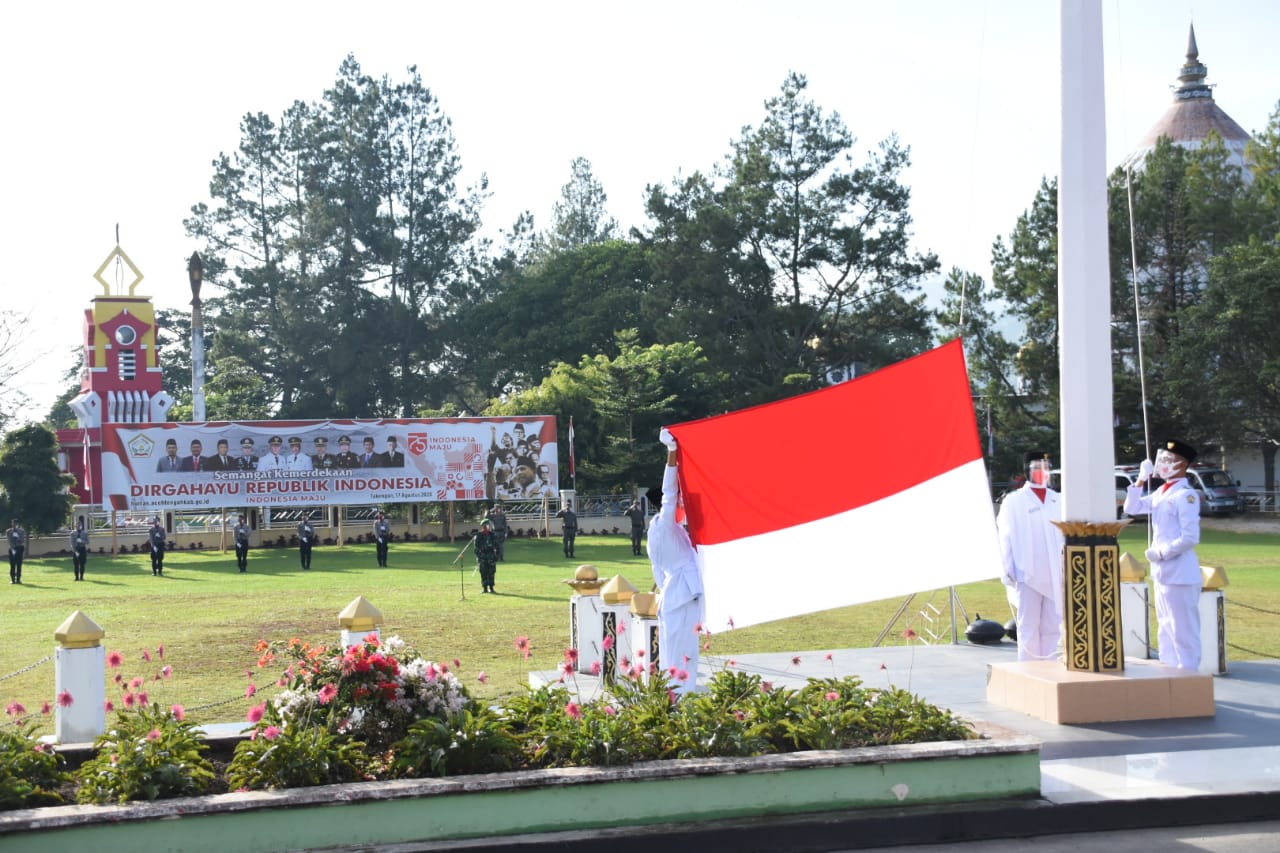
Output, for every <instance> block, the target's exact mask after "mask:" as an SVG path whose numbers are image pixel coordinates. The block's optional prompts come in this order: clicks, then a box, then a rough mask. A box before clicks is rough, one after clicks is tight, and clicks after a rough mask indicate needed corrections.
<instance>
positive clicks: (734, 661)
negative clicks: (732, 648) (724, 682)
mask: <svg viewBox="0 0 1280 853" xmlns="http://www.w3.org/2000/svg"><path fill="white" fill-rule="evenodd" d="M737 665H738V662H737V661H736V660H733V659H732V658H730V659H729V663H728V666H737Z"/></svg>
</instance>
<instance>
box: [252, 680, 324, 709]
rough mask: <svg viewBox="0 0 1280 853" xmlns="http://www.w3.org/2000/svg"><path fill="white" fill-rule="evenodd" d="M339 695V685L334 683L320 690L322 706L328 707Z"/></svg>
mask: <svg viewBox="0 0 1280 853" xmlns="http://www.w3.org/2000/svg"><path fill="white" fill-rule="evenodd" d="M337 695H338V685H336V684H332V683H330V684H326V685H325V686H324V687H321V688H320V695H319V699H320V704H321V705H328V704H329V703H330V702H332V701H333V700H334V697H336V696H337ZM264 704H265V703H264Z"/></svg>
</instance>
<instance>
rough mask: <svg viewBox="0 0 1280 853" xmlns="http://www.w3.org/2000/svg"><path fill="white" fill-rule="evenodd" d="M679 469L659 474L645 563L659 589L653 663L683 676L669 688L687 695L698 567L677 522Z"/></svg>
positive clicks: (699, 607) (699, 605)
mask: <svg viewBox="0 0 1280 853" xmlns="http://www.w3.org/2000/svg"><path fill="white" fill-rule="evenodd" d="M677 471H678V469H677V468H676V467H675V466H672V465H668V466H667V469H666V471H665V472H664V473H663V475H662V508H661V509H659V510H658V513H657V515H655V516H654V517H653V520H652V521H651V522H650V523H649V559H650V561H651V562H652V563H653V582H654V583H656V584H657V585H658V589H659V591H660V596H659V599H658V658H659V660H658V663H659V664H660V665H661V667H662V669H663V671H664V672H668V673H669V672H670V671H671V669H672V668H673V667H674V668H675V669H676V671H677V673H680V672H685V673H688V678H686V679H683V680H681V679H679V678H677V677H673V678H671V685H672V687H673V688H674V689H675V690H676V691H677V692H679V693H687V692H689V691H691V690H693V689H695V688H696V687H697V680H698V649H699V645H700V643H701V642H702V638H701V636H700V635H699V634H698V627H699V626H700V625H701V623H702V619H703V614H704V612H705V611H704V609H703V601H702V567H701V566H700V565H699V563H698V554H697V551H695V550H694V547H693V543H692V542H690V541H689V533H688V531H686V530H685V529H684V526H683V525H681V524H680V523H679V522H677V521H676V504H677V503H678V501H679V496H680V485H679V480H678V477H677Z"/></svg>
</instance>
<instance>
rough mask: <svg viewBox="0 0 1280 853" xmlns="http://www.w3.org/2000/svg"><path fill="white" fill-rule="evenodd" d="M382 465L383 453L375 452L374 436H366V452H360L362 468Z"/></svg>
mask: <svg viewBox="0 0 1280 853" xmlns="http://www.w3.org/2000/svg"><path fill="white" fill-rule="evenodd" d="M381 466H382V455H381V454H379V453H374V452H373V436H371V435H366V436H365V437H364V452H362V453H361V454H360V467H361V468H379V467H381Z"/></svg>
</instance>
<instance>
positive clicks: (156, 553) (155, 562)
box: [147, 515, 168, 577]
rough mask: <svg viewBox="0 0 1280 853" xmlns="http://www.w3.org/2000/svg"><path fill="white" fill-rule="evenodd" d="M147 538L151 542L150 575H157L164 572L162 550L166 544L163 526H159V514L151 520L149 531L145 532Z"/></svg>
mask: <svg viewBox="0 0 1280 853" xmlns="http://www.w3.org/2000/svg"><path fill="white" fill-rule="evenodd" d="M147 539H148V540H149V541H150V542H151V576H152V577H159V576H160V575H163V574H164V551H165V546H166V545H167V544H168V542H167V541H166V538H165V535H164V528H163V527H161V526H160V516H158V515H157V516H156V517H155V518H154V519H152V520H151V531H150V532H149V533H148V534H147Z"/></svg>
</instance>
